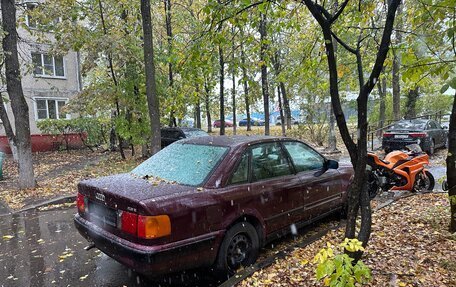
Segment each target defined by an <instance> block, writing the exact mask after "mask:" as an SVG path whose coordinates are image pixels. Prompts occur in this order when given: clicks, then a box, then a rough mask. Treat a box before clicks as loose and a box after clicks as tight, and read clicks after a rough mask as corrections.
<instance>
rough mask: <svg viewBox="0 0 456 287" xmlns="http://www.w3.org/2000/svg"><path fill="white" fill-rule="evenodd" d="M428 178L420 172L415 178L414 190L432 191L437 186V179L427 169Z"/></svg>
mask: <svg viewBox="0 0 456 287" xmlns="http://www.w3.org/2000/svg"><path fill="white" fill-rule="evenodd" d="M425 174H426V178H424V177H423V174H422V173H420V174H419V175H418V176H417V177H416V179H415V184H414V185H413V191H414V192H420V191H424V192H431V191H432V190H433V189H434V186H435V179H434V176H433V175H432V173H430V172H429V171H425Z"/></svg>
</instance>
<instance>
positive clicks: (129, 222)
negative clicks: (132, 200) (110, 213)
mask: <svg viewBox="0 0 456 287" xmlns="http://www.w3.org/2000/svg"><path fill="white" fill-rule="evenodd" d="M117 227H118V228H119V229H120V230H122V231H124V232H126V233H129V234H133V235H136V233H137V229H138V215H137V214H136V213H131V212H127V211H122V210H119V211H118V213H117Z"/></svg>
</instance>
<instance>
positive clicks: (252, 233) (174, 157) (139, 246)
mask: <svg viewBox="0 0 456 287" xmlns="http://www.w3.org/2000/svg"><path fill="white" fill-rule="evenodd" d="M352 174H353V169H352V167H351V166H349V165H339V164H338V162H336V161H333V160H328V159H326V158H325V157H324V156H322V155H321V154H319V153H318V152H317V151H315V150H314V149H313V148H311V147H310V146H308V145H307V144H305V143H303V142H301V141H297V140H294V139H291V138H278V137H253V136H252V137H247V136H235V137H224V136H221V137H196V138H190V139H184V140H181V141H178V142H176V143H174V144H172V145H170V146H169V147H167V148H166V149H163V150H161V151H160V152H158V153H157V154H155V155H154V156H152V157H151V158H149V159H148V160H146V161H145V162H143V163H142V164H140V165H139V166H138V167H136V168H135V169H133V170H132V171H131V172H129V173H125V174H118V175H112V176H108V177H102V178H98V179H90V180H85V181H82V182H81V183H79V185H78V197H77V208H78V213H77V214H76V215H75V217H74V222H75V225H76V227H77V229H78V230H79V232H80V233H81V235H82V236H84V237H85V238H86V239H87V240H89V241H90V242H93V244H94V246H95V247H97V248H98V249H100V250H101V251H102V252H104V253H105V254H107V255H109V256H110V257H112V258H114V259H115V260H117V261H119V262H120V263H122V264H124V265H125V266H127V267H129V268H131V269H133V270H134V271H136V272H139V273H143V274H146V275H149V276H154V275H159V274H164V273H170V272H174V271H181V270H186V269H193V268H197V267H208V268H212V269H213V270H215V271H216V272H217V273H219V274H233V273H235V272H236V270H238V269H239V268H241V267H243V266H247V265H250V264H253V263H254V262H255V260H256V258H257V256H258V253H259V250H260V248H261V247H262V246H264V245H265V244H266V243H267V242H268V241H270V240H272V239H276V238H277V237H278V236H280V235H283V234H285V233H287V232H289V231H290V230H293V229H295V227H296V228H299V227H301V226H303V225H307V224H309V223H311V222H313V221H315V220H317V219H319V218H321V217H324V216H326V215H329V214H330V213H333V212H337V211H341V210H342V209H343V208H344V206H345V203H346V199H347V187H348V184H349V181H350V178H351V177H352ZM291 226H292V228H290V227H291Z"/></svg>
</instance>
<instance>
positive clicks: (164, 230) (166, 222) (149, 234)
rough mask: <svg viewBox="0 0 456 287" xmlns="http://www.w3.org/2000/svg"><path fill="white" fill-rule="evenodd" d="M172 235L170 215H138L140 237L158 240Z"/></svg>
mask: <svg viewBox="0 0 456 287" xmlns="http://www.w3.org/2000/svg"><path fill="white" fill-rule="evenodd" d="M170 234H171V221H170V219H169V216H168V215H158V216H143V215H138V237H142V238H147V239H151V238H158V237H163V236H167V235H170Z"/></svg>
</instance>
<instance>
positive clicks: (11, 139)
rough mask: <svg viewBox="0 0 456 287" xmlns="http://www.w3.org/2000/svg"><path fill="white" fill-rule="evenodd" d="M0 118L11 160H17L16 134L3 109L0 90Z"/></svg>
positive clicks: (3, 104)
mask: <svg viewBox="0 0 456 287" xmlns="http://www.w3.org/2000/svg"><path fill="white" fill-rule="evenodd" d="M0 120H2V123H3V127H4V128H5V134H6V137H7V138H8V143H9V146H10V149H11V153H12V154H13V160H14V161H15V162H17V161H18V157H17V144H16V136H15V135H14V131H13V128H12V127H11V122H10V120H9V118H8V113H7V112H6V109H5V103H4V101H3V95H2V94H1V92H0Z"/></svg>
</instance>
